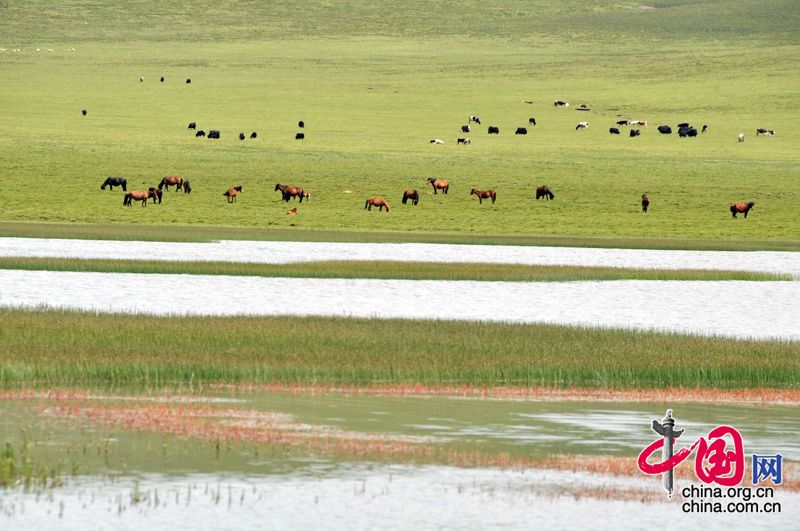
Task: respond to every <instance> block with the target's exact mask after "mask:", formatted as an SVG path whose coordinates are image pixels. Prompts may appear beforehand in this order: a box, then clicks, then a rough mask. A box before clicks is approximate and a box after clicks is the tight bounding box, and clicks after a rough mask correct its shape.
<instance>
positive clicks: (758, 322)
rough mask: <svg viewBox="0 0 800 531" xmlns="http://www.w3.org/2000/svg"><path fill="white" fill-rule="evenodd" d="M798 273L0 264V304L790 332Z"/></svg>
mask: <svg viewBox="0 0 800 531" xmlns="http://www.w3.org/2000/svg"><path fill="white" fill-rule="evenodd" d="M798 301H800V283H798V282H741V281H714V282H704V281H645V280H621V281H595V282H547V283H537V282H479V281H436V280H376V279H313V278H304V279H297V278H293V279H283V278H264V277H240V276H222V275H164V274H131V273H79V272H56V271H13V270H0V306H6V307H36V306H44V305H46V306H49V307H52V308H76V309H81V310H91V311H98V312H131V313H145V314H177V315H244V314H247V315H321V316H344V317H374V318H419V319H459V320H477V321H503V322H515V323H557V324H567V325H581V326H590V327H623V328H634V329H643V330H662V331H671V332H680V333H690V334H704V335H718V336H726V337H734V338H757V339H768V338H782V339H790V340H797V339H800V304H798Z"/></svg>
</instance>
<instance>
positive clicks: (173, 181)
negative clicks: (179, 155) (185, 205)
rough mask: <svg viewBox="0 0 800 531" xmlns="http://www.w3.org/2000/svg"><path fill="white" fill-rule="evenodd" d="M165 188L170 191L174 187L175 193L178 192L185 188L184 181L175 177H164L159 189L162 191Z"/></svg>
mask: <svg viewBox="0 0 800 531" xmlns="http://www.w3.org/2000/svg"><path fill="white" fill-rule="evenodd" d="M165 186H166V187H167V191H169V187H170V186H174V187H175V191H176V192H177V191H178V190H180V189H181V188H182V187H183V179H181V178H180V177H175V176H174V175H172V176H167V177H164V178H163V179H161V182H160V183H158V189H159V190H161V189H162V188H164V187H165Z"/></svg>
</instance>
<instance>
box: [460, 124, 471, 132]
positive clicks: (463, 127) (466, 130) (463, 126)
mask: <svg viewBox="0 0 800 531" xmlns="http://www.w3.org/2000/svg"><path fill="white" fill-rule="evenodd" d="M470 131H472V129H471V128H470V127H469V126H468V125H462V126H461V132H462V133H469V132H470Z"/></svg>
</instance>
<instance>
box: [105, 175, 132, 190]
mask: <svg viewBox="0 0 800 531" xmlns="http://www.w3.org/2000/svg"><path fill="white" fill-rule="evenodd" d="M106 186H110V187H111V191H112V192H113V191H114V187H115V186H121V187H122V191H123V192H127V191H128V181H126V180H125V177H109V178H108V179H106V180H105V182H104V183H103V184H101V185H100V189H101V190H105V189H106Z"/></svg>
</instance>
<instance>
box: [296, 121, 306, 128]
mask: <svg viewBox="0 0 800 531" xmlns="http://www.w3.org/2000/svg"><path fill="white" fill-rule="evenodd" d="M305 126H306V123H305V122H304V121H303V120H300V121H299V122H297V127H299V128H300V129H303V128H304V127H305Z"/></svg>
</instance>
